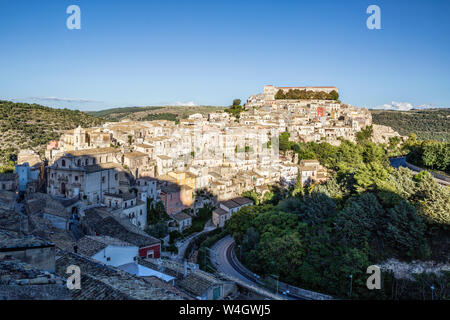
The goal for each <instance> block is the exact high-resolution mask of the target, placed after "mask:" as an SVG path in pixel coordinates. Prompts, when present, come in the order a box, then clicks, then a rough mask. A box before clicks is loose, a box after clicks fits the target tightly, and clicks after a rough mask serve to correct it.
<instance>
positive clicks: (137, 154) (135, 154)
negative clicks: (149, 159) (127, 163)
mask: <svg viewBox="0 0 450 320" xmlns="http://www.w3.org/2000/svg"><path fill="white" fill-rule="evenodd" d="M123 156H124V157H125V158H128V159H137V158H143V157H146V156H147V155H146V154H145V153H143V152H139V151H134V152H130V153H125V154H124V155H123Z"/></svg>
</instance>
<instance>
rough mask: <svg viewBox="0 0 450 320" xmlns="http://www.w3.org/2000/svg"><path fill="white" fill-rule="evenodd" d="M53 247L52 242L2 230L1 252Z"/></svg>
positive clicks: (0, 231) (0, 232) (0, 237)
mask: <svg viewBox="0 0 450 320" xmlns="http://www.w3.org/2000/svg"><path fill="white" fill-rule="evenodd" d="M53 246H54V244H53V243H52V242H50V241H47V240H44V239H41V238H39V237H36V236H31V235H30V236H21V235H18V234H17V233H15V232H10V231H5V230H0V252H7V251H16V250H25V249H32V248H45V247H53Z"/></svg>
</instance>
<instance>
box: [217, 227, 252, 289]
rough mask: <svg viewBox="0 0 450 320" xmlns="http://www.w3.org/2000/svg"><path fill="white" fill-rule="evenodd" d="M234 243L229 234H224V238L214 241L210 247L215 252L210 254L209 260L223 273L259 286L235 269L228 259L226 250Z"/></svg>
mask: <svg viewBox="0 0 450 320" xmlns="http://www.w3.org/2000/svg"><path fill="white" fill-rule="evenodd" d="M233 243H234V240H233V238H232V237H231V236H226V237H225V238H223V239H221V240H219V241H217V242H216V244H215V245H214V246H213V247H212V248H211V249H212V251H214V252H215V254H214V255H211V260H212V261H213V262H214V264H215V265H216V266H217V269H218V270H219V271H221V272H223V273H225V274H228V275H230V276H232V277H234V278H237V279H239V280H241V281H244V282H247V283H249V284H251V285H256V286H259V285H258V284H257V283H255V282H254V281H253V280H251V279H249V278H247V277H245V276H244V275H243V274H242V273H240V272H239V271H237V270H236V269H235V267H234V266H233V265H232V264H231V262H230V261H229V259H228V255H227V253H228V250H229V248H230V246H231V245H232V244H233Z"/></svg>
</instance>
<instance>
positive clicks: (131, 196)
mask: <svg viewBox="0 0 450 320" xmlns="http://www.w3.org/2000/svg"><path fill="white" fill-rule="evenodd" d="M105 196H106V197H113V198H118V199H122V200H124V201H127V200H131V199H136V195H134V194H132V193H129V192H126V193H105Z"/></svg>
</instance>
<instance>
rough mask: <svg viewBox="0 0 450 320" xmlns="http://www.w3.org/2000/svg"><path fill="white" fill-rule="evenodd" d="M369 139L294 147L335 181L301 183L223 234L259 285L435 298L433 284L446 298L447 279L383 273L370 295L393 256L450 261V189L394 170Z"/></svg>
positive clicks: (366, 134)
mask: <svg viewBox="0 0 450 320" xmlns="http://www.w3.org/2000/svg"><path fill="white" fill-rule="evenodd" d="M370 140H371V136H370V130H366V129H364V130H363V131H362V134H360V135H358V137H357V143H353V142H350V141H346V140H344V141H343V142H342V144H341V145H340V146H332V145H330V144H328V143H320V144H317V143H314V142H310V143H291V144H290V145H288V146H287V148H286V150H292V151H294V152H295V153H297V154H298V155H299V159H317V160H319V162H320V163H321V164H322V165H323V166H325V167H326V168H328V169H330V170H331V178H330V179H329V180H328V181H327V182H326V183H324V184H312V185H310V186H302V185H301V182H299V181H298V182H297V184H296V185H295V186H294V187H292V188H291V190H290V191H289V193H288V194H283V193H279V194H275V193H274V196H273V198H272V199H270V198H269V199H264V200H263V201H262V202H260V203H259V204H258V205H257V206H249V207H245V208H243V209H241V210H240V211H239V212H236V213H234V214H233V215H232V217H231V218H230V219H229V220H228V221H227V222H226V229H227V230H228V232H230V233H231V235H232V236H233V237H234V239H235V241H236V246H235V248H236V247H239V246H240V249H241V250H242V251H239V255H240V256H241V262H243V263H244V264H245V265H246V266H247V267H248V268H249V269H250V270H252V271H253V272H255V273H257V274H259V275H261V276H263V278H268V277H273V275H275V276H278V277H279V279H280V280H282V281H284V282H287V283H289V284H293V285H296V286H299V287H302V288H305V289H310V290H314V291H318V292H322V293H327V294H331V295H333V296H336V297H338V298H341V299H348V298H352V299H393V300H397V299H430V298H431V297H430V295H431V291H430V289H429V287H430V285H431V284H433V285H434V286H435V288H436V290H435V292H434V299H448V292H449V291H448V290H449V287H448V284H449V279H450V273H449V272H447V273H446V272H445V271H442V274H440V275H436V274H427V273H422V274H417V275H415V276H414V278H415V281H410V280H402V279H396V278H395V277H394V276H393V274H392V272H383V273H382V277H383V278H382V288H381V290H372V291H371V290H368V289H367V286H366V280H367V278H368V275H367V273H366V270H367V267H368V266H370V265H375V264H382V263H383V262H385V261H387V260H389V259H393V258H394V259H397V260H399V261H403V262H405V263H409V262H412V261H430V260H431V261H434V262H439V263H448V252H449V250H450V247H449V245H450V232H449V231H450V229H449V228H450V189H449V188H447V187H443V186H440V185H439V184H438V183H437V182H436V181H435V180H434V179H433V178H432V176H431V175H430V174H429V173H428V172H426V171H423V172H421V173H419V174H415V173H413V172H412V171H410V170H408V169H406V168H400V169H398V170H396V169H393V168H391V167H390V166H389V162H388V154H387V150H385V148H384V146H382V145H377V144H375V143H373V142H371V141H370ZM280 147H281V141H280ZM281 151H283V150H281ZM350 275H352V289H353V290H352V292H351V293H350V292H349V285H350V278H349V277H350Z"/></svg>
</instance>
